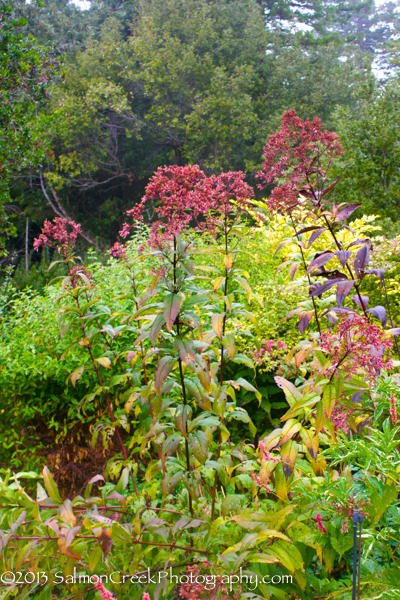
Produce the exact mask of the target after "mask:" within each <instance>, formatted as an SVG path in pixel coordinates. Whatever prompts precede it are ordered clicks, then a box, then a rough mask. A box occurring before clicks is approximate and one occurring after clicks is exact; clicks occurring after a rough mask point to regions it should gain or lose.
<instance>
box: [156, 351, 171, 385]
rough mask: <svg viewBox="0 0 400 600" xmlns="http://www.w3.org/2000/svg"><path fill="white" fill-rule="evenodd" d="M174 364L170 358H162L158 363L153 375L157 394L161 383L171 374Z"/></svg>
mask: <svg viewBox="0 0 400 600" xmlns="http://www.w3.org/2000/svg"><path fill="white" fill-rule="evenodd" d="M174 364H175V358H172V357H171V356H163V357H162V359H161V360H160V362H159V363H158V367H157V369H156V372H155V374H154V386H155V388H156V390H157V392H158V393H160V392H161V388H162V386H163V383H164V381H165V380H166V379H167V377H168V375H169V374H170V373H171V371H172V369H173V367H174Z"/></svg>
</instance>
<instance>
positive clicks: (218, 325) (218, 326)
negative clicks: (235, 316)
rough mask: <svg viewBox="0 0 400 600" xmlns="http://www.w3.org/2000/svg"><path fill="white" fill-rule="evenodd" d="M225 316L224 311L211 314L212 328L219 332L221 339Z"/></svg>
mask: <svg viewBox="0 0 400 600" xmlns="http://www.w3.org/2000/svg"><path fill="white" fill-rule="evenodd" d="M224 316H225V314H224V313H221V314H218V315H212V316H211V323H212V328H213V330H214V331H215V333H216V334H217V336H218V337H219V339H222V330H223V327H224Z"/></svg>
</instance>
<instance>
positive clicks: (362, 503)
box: [329, 494, 371, 533]
mask: <svg viewBox="0 0 400 600" xmlns="http://www.w3.org/2000/svg"><path fill="white" fill-rule="evenodd" d="M369 504H371V503H370V501H369V500H362V499H361V500H357V510H358V512H359V513H361V514H362V515H364V516H365V517H367V516H368V509H367V507H368V505H369ZM354 505H355V499H354V496H353V495H352V494H350V496H349V497H348V499H347V501H346V504H340V502H330V503H329V506H330V508H332V509H333V510H334V511H335V512H336V514H337V515H339V516H340V517H342V518H343V523H342V527H341V529H340V530H341V532H342V533H348V531H349V523H350V522H351V521H352V519H353V512H354Z"/></svg>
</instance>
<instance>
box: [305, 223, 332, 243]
mask: <svg viewBox="0 0 400 600" xmlns="http://www.w3.org/2000/svg"><path fill="white" fill-rule="evenodd" d="M324 231H328V228H327V227H321V229H317V231H314V233H312V234H311V235H310V239H309V240H308V248H310V246H312V244H313V243H314V242H315V240H316V239H317V238H318V237H319V236H320V235H321V233H324Z"/></svg>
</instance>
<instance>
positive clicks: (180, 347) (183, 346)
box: [174, 340, 196, 365]
mask: <svg viewBox="0 0 400 600" xmlns="http://www.w3.org/2000/svg"><path fill="white" fill-rule="evenodd" d="M174 350H176V351H177V352H178V354H179V358H180V359H181V361H182V362H184V363H185V364H186V365H187V364H188V362H189V360H193V361H194V360H196V355H195V353H194V347H193V342H191V341H189V340H175V342H174Z"/></svg>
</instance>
